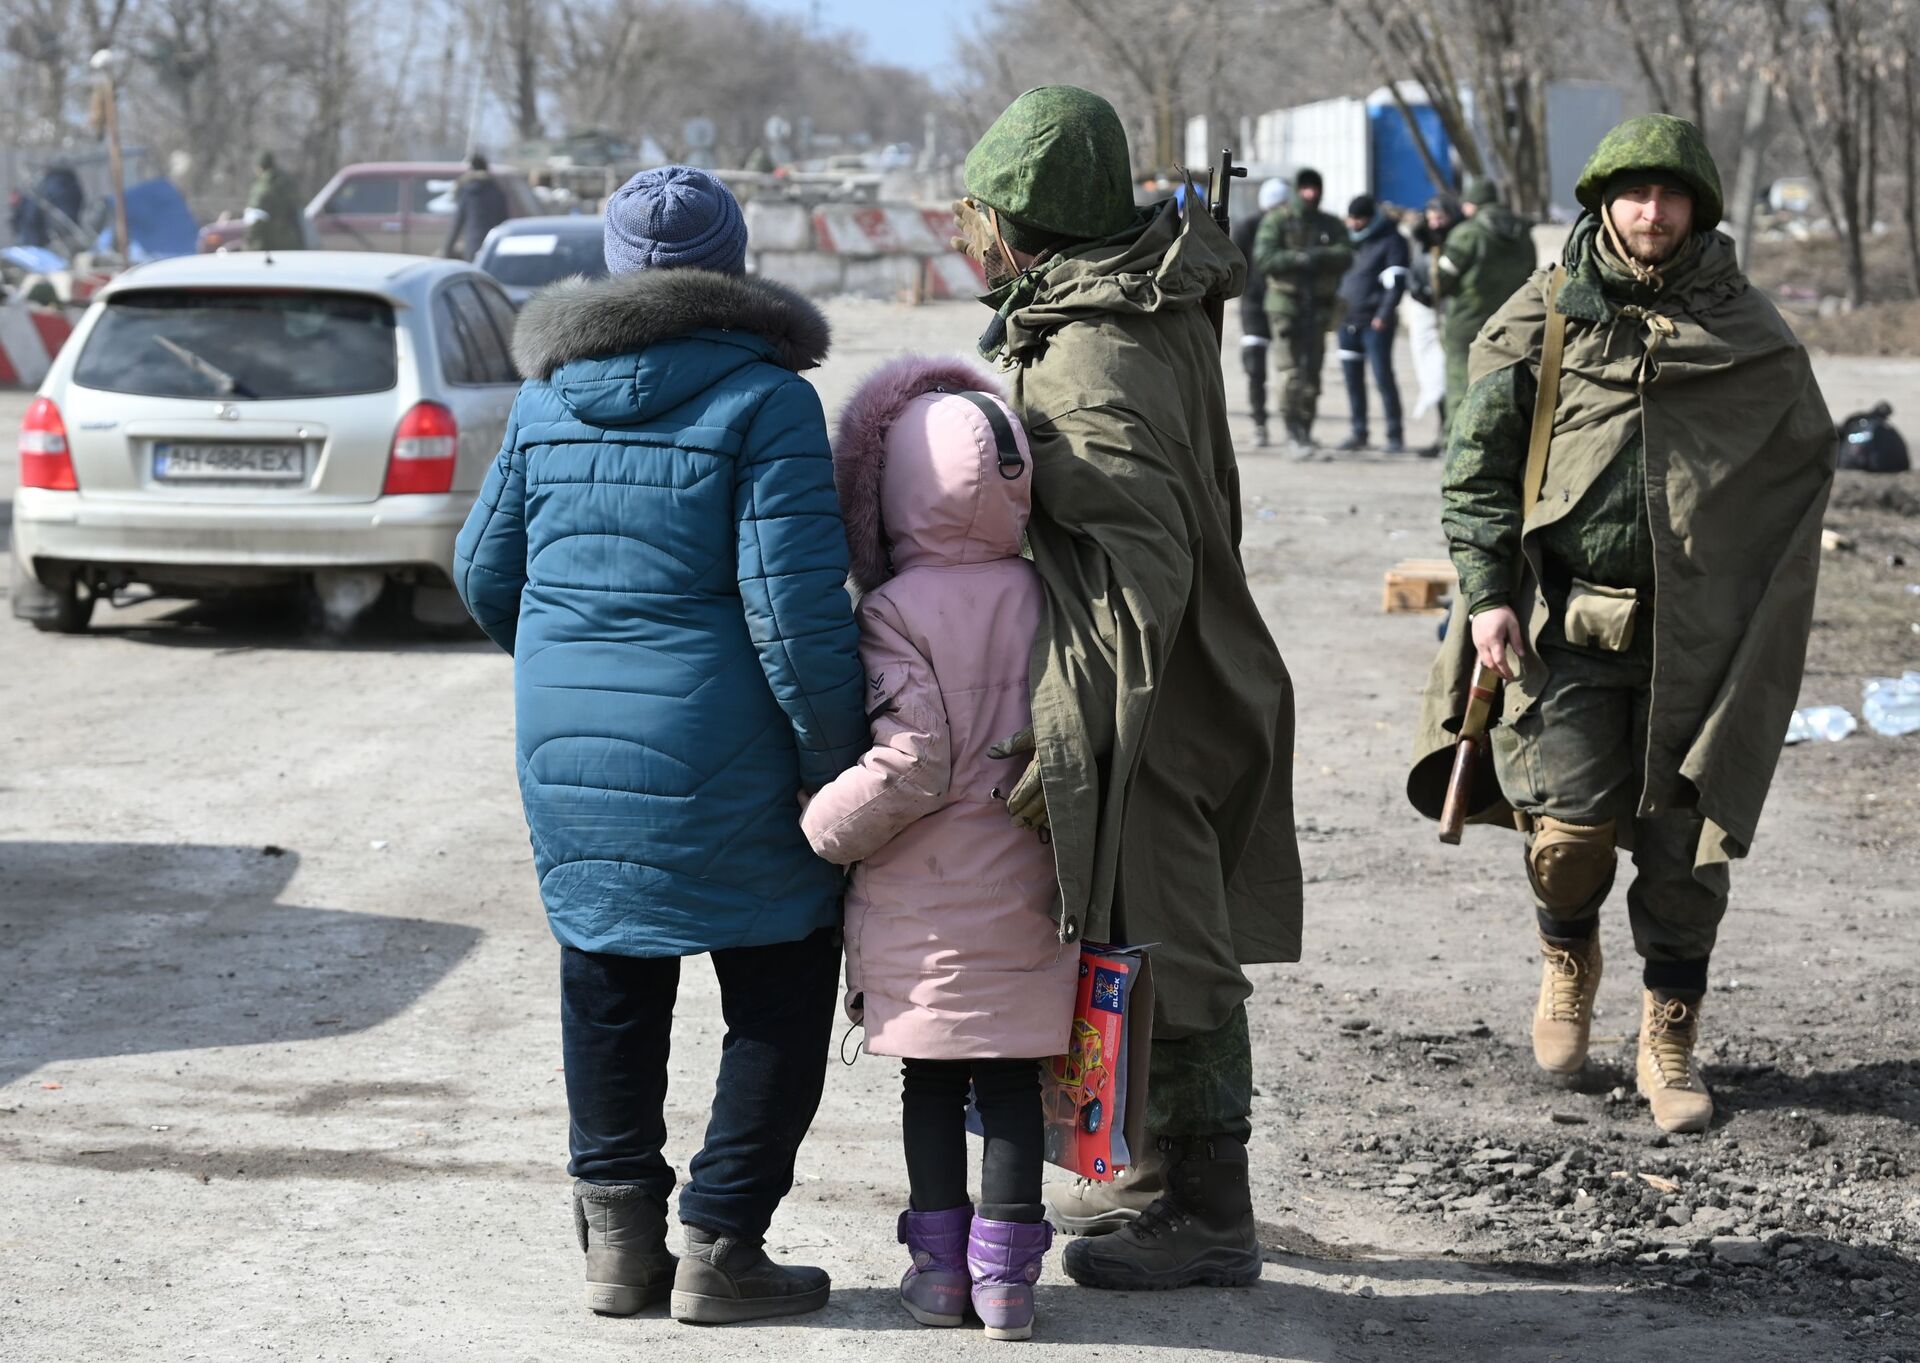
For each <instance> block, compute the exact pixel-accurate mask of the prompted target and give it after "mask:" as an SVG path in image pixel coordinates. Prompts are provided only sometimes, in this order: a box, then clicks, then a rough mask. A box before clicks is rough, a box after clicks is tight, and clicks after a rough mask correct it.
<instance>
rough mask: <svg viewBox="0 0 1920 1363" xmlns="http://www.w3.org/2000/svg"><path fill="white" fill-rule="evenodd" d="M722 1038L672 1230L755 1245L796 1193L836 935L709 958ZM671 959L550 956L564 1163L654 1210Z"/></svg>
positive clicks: (828, 1021) (833, 983)
mask: <svg viewBox="0 0 1920 1363" xmlns="http://www.w3.org/2000/svg"><path fill="white" fill-rule="evenodd" d="M713 970H714V974H715V975H717V976H718V977H719V979H720V1013H721V1016H722V1017H723V1018H724V1019H725V1021H726V1026H727V1034H726V1039H725V1040H724V1041H723V1042H722V1043H721V1049H720V1079H719V1084H718V1086H717V1088H716V1090H715V1092H714V1097H713V1109H712V1113H711V1115H710V1116H709V1118H708V1120H707V1138H706V1143H705V1144H704V1145H703V1146H702V1147H701V1149H700V1153H699V1154H697V1155H695V1156H694V1157H693V1162H692V1163H691V1164H690V1165H688V1167H687V1183H686V1186H685V1187H684V1188H682V1189H681V1190H680V1220H681V1222H682V1223H683V1224H686V1225H692V1226H698V1227H700V1228H701V1229H702V1230H707V1231H712V1232H714V1233H716V1234H721V1235H737V1236H740V1237H742V1238H744V1239H749V1240H759V1239H760V1238H762V1237H763V1236H765V1235H766V1233H767V1227H768V1225H769V1224H771V1223H772V1221H773V1213H774V1211H775V1210H776V1209H777V1208H778V1207H779V1205H780V1199H781V1198H783V1197H785V1196H786V1195H787V1190H788V1189H790V1188H791V1187H792V1186H793V1161H794V1156H795V1154H796V1153H797V1152H798V1151H799V1149H800V1141H801V1139H802V1138H803V1137H805V1136H806V1134H807V1128H808V1127H809V1126H811V1125H812V1124H813V1114H814V1111H815V1110H816V1109H817V1108H818V1107H819V1106H820V1090H821V1089H822V1087H823V1086H824V1085H825V1083H826V1077H827V1051H828V1046H829V1042H830V1038H831V1036H832V1031H833V1005H834V996H835V995H836V994H837V993H838V991H839V985H840V931H839V929H838V928H822V929H821V930H820V931H818V932H816V933H814V934H813V936H811V937H809V938H807V939H806V940H805V941H801V942H783V943H780V944H778V945H775V946H765V947H737V948H734V949H731V950H725V951H716V952H714V953H713ZM679 984H680V960H679V958H678V957H673V956H666V957H642V956H614V955H608V954H605V953H599V952H588V951H577V950H575V949H574V948H572V947H564V946H563V947H562V948H561V949H560V1036H561V1044H562V1047H563V1050H564V1053H565V1058H566V1067H567V1110H568V1114H569V1116H570V1117H571V1120H572V1127H571V1131H570V1139H569V1144H570V1146H571V1148H572V1152H573V1158H572V1160H571V1161H570V1162H569V1163H568V1165H567V1172H569V1173H570V1174H572V1175H573V1176H574V1177H575V1178H578V1179H585V1180H586V1181H587V1182H589V1183H625V1184H638V1185H639V1186H640V1187H642V1188H645V1189H646V1190H647V1191H648V1192H649V1193H650V1194H652V1195H653V1196H655V1197H657V1198H659V1199H660V1201H661V1202H663V1203H664V1202H665V1201H666V1200H667V1197H668V1195H669V1194H671V1193H672V1192H673V1183H674V1173H673V1169H672V1167H671V1166H669V1165H668V1163H667V1161H666V1157H665V1156H664V1155H662V1154H661V1147H662V1146H664V1145H665V1144H666V1139H667V1126H666V1118H665V1114H664V1111H663V1109H664V1106H665V1103H666V1097H667V1045H668V1034H669V1032H670V1030H671V1028H672V1026H673V1004H674V996H675V994H676V993H677V992H678V989H679Z"/></svg>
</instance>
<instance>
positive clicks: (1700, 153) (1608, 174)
mask: <svg viewBox="0 0 1920 1363" xmlns="http://www.w3.org/2000/svg"><path fill="white" fill-rule="evenodd" d="M1636 170H1647V171H1664V172H1665V173H1666V174H1669V175H1672V176H1675V177H1676V178H1678V179H1679V180H1680V182H1681V183H1682V184H1684V185H1686V186H1687V188H1688V189H1690V190H1692V191H1693V226H1694V230H1696V231H1700V232H1708V231H1712V230H1713V228H1715V227H1716V226H1718V225H1719V223H1720V214H1721V211H1722V209H1723V208H1724V201H1723V200H1722V199H1721V197H1720V169H1719V167H1717V166H1715V165H1714V164H1713V156H1712V155H1711V154H1710V153H1709V152H1708V151H1707V142H1706V139H1705V138H1703V137H1701V136H1700V130H1699V129H1698V128H1696V127H1694V126H1693V124H1691V123H1689V122H1687V120H1686V119H1684V118H1675V117H1674V116H1673V115H1672V114H1643V115H1641V116H1640V117H1639V118H1630V119H1628V120H1627V121H1626V122H1625V123H1622V124H1621V125H1620V126H1619V127H1617V128H1615V129H1614V130H1613V131H1612V132H1610V133H1608V134H1607V135H1606V136H1605V137H1603V138H1601V139H1600V145H1599V146H1597V147H1595V148H1594V149H1593V157H1592V159H1591V160H1589V161H1588V162H1587V168H1586V169H1585V170H1583V171H1581V172H1580V183H1579V185H1578V186H1576V187H1575V189H1574V196H1575V197H1576V198H1578V199H1579V200H1580V206H1581V207H1582V208H1588V209H1591V210H1592V211H1594V212H1595V213H1598V212H1599V211H1600V209H1601V204H1602V198H1603V195H1604V191H1605V189H1606V185H1607V182H1608V181H1609V180H1611V179H1613V178H1614V177H1615V176H1616V175H1619V174H1621V173H1622V172H1625V171H1636Z"/></svg>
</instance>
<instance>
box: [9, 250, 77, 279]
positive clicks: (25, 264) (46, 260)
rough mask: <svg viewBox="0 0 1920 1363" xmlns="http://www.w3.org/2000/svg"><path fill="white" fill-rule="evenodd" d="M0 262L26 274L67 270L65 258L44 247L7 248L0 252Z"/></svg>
mask: <svg viewBox="0 0 1920 1363" xmlns="http://www.w3.org/2000/svg"><path fill="white" fill-rule="evenodd" d="M0 260H4V261H6V262H7V263H8V264H9V265H17V266H19V267H20V268H21V269H23V270H25V271H26V272H27V273H28V274H52V273H54V272H55V271H56V270H64V269H66V268H67V258H66V257H65V256H63V255H61V254H60V253H59V252H58V251H50V250H48V249H47V248H46V247H44V246H9V247H7V248H6V249H5V250H4V251H0Z"/></svg>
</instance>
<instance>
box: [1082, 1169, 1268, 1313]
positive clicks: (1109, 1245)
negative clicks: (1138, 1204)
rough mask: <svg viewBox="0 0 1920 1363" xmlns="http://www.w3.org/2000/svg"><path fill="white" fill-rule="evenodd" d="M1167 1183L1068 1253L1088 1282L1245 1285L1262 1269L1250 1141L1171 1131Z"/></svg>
mask: <svg viewBox="0 0 1920 1363" xmlns="http://www.w3.org/2000/svg"><path fill="white" fill-rule="evenodd" d="M1160 1148H1161V1150H1162V1152H1163V1153H1164V1154H1165V1156H1166V1159H1167V1165H1168V1167H1167V1172H1166V1179H1167V1191H1166V1192H1165V1193H1163V1194H1162V1195H1161V1196H1160V1197H1159V1198H1157V1199H1156V1200H1155V1201H1154V1202H1153V1203H1152V1205H1150V1206H1149V1207H1148V1208H1147V1209H1146V1210H1145V1211H1143V1212H1141V1213H1140V1216H1139V1218H1138V1219H1137V1220H1135V1221H1133V1222H1131V1223H1129V1224H1128V1225H1125V1226H1122V1227H1121V1228H1120V1229H1119V1230H1117V1231H1114V1232H1113V1233H1112V1234H1111V1235H1102V1236H1100V1237H1099V1238H1098V1239H1088V1240H1076V1241H1075V1242H1074V1243H1073V1244H1071V1245H1068V1246H1067V1249H1066V1253H1065V1254H1064V1255H1063V1256H1062V1266H1063V1267H1064V1268H1065V1269H1066V1271H1067V1276H1068V1277H1070V1278H1072V1279H1073V1280H1074V1281H1075V1282H1077V1283H1080V1284H1082V1285H1083V1286H1086V1287H1102V1288H1111V1289H1115V1290H1118V1291H1160V1290H1163V1289H1165V1288H1170V1287H1192V1286H1195V1285H1196V1284H1205V1285H1207V1286H1209V1287H1244V1286H1245V1285H1246V1284H1248V1283H1251V1282H1253V1281H1255V1280H1256V1279H1258V1278H1259V1276H1260V1237H1259V1235H1258V1233H1257V1232H1256V1231H1255V1230H1254V1225H1253V1200H1252V1196H1251V1194H1250V1193H1249V1192H1248V1189H1247V1147H1246V1145H1245V1144H1244V1143H1243V1142H1242V1141H1240V1140H1238V1139H1236V1138H1235V1137H1233V1136H1224V1135H1223V1136H1186V1137H1180V1138H1175V1139H1170V1138H1166V1137H1163V1138H1161V1141H1160Z"/></svg>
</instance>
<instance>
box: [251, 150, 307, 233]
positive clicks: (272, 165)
mask: <svg viewBox="0 0 1920 1363" xmlns="http://www.w3.org/2000/svg"><path fill="white" fill-rule="evenodd" d="M247 207H248V208H249V209H259V210H260V212H261V213H264V214H265V215H266V216H265V217H258V216H253V217H249V218H248V220H247V249H248V250H249V251H297V250H299V249H300V248H301V247H303V246H305V245H306V244H307V236H306V233H305V231H303V230H302V227H301V222H300V217H301V213H302V211H303V210H302V208H301V204H300V191H299V189H298V188H297V187H296V186H295V185H294V183H293V176H291V175H289V174H287V172H286V171H284V170H282V169H280V167H279V164H278V163H277V162H276V161H275V160H274V156H273V153H272V152H270V151H263V152H261V153H260V173H259V174H258V175H257V176H255V177H254V181H253V188H252V189H251V190H250V191H249V192H248V194H247Z"/></svg>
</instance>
